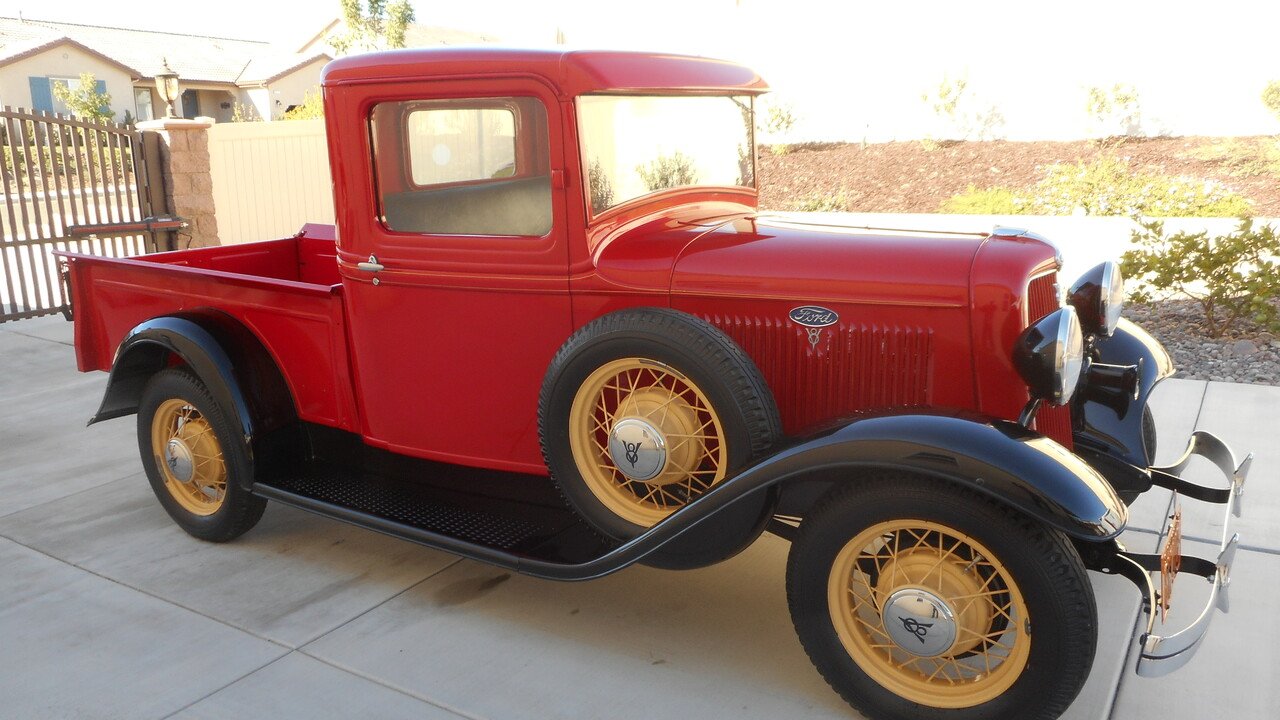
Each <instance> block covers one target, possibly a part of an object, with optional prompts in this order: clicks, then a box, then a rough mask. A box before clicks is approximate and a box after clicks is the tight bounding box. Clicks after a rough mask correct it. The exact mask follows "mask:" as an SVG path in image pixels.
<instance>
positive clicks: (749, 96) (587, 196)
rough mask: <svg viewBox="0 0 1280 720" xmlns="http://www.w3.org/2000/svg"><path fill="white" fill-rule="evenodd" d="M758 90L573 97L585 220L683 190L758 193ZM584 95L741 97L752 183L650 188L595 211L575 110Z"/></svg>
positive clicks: (689, 191) (621, 94) (625, 210)
mask: <svg viewBox="0 0 1280 720" xmlns="http://www.w3.org/2000/svg"><path fill="white" fill-rule="evenodd" d="M759 94H760V93H758V92H743V91H728V92H727V91H724V90H719V91H716V92H697V91H681V90H679V89H674V88H672V89H663V90H657V89H654V90H646V91H644V92H594V93H587V94H583V95H578V96H576V97H574V103H573V107H574V125H575V127H574V134H575V135H576V137H575V138H574V140H575V142H576V144H577V150H576V152H577V155H578V170H579V173H580V175H579V177H580V178H581V180H582V182H581V183H580V185H581V187H580V188H579V194H580V195H581V199H582V206H583V209H584V211H585V212H586V218H587V224H588V225H589V224H591V223H594V222H595V221H597V220H599V219H601V218H606V217H612V216H615V215H619V214H621V213H624V212H627V211H628V210H630V209H634V208H635V207H637V206H640V205H644V204H647V203H649V202H652V201H654V200H655V199H659V198H663V197H669V196H673V195H683V194H690V193H695V194H703V195H705V194H708V193H714V194H718V195H726V194H727V195H740V196H745V197H750V198H751V199H752V200H754V199H756V198H757V197H758V196H759V195H758V194H759V186H760V168H759V164H760V160H759V157H758V153H757V148H756V98H757V96H758V95H759ZM587 97H651V98H686V97H723V98H743V99H745V100H746V101H747V103H748V109H749V110H750V113H751V122H750V123H748V127H749V131H748V133H747V143H748V146H749V149H750V155H751V181H752V185H750V186H747V185H714V184H710V183H700V184H697V185H682V186H680V187H674V188H665V189H661V190H652V191H650V192H647V193H644V194H642V195H637V196H635V197H632V198H629V199H627V200H624V201H622V202H620V203H617V204H616V205H612V206H610V207H607V208H605V209H604V210H601V211H599V212H597V211H596V210H595V209H594V208H593V207H592V205H591V189H590V188H591V168H590V162H588V160H587V153H586V147H585V146H584V144H583V141H582V115H581V113H580V112H578V101H580V100H581V99H582V98H587Z"/></svg>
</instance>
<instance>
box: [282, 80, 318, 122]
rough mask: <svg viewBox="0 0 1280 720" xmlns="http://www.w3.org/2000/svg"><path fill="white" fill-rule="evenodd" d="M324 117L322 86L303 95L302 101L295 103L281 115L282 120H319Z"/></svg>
mask: <svg viewBox="0 0 1280 720" xmlns="http://www.w3.org/2000/svg"><path fill="white" fill-rule="evenodd" d="M323 117H324V95H322V94H321V93H320V88H318V87H316V88H312V89H310V90H308V91H306V92H305V93H303V95H302V103H301V104H300V105H293V106H291V107H290V108H289V109H288V110H285V111H284V114H283V115H281V116H280V119H281V120H317V119H320V118H323Z"/></svg>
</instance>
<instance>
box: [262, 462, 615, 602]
mask: <svg viewBox="0 0 1280 720" xmlns="http://www.w3.org/2000/svg"><path fill="white" fill-rule="evenodd" d="M505 475H506V474H505V473H494V476H495V478H496V479H497V480H499V481H500V480H503V479H506V478H505V477H501V476H505ZM436 479H438V478H436ZM527 482H529V483H539V484H542V485H545V484H546V483H547V480H546V478H538V477H533V476H529V477H528V478H527ZM483 483H484V480H483V479H481V480H479V482H478V483H477V484H481V487H483ZM468 484H469V485H471V486H472V487H475V485H473V484H471V483H468ZM252 491H253V493H254V494H255V495H259V496H261V497H264V498H267V499H270V500H274V501H276V502H280V503H283V504H285V505H292V506H293V507H296V508H299V509H302V510H306V511H308V512H312V513H316V514H317V515H323V516H325V517H329V518H334V519H336V520H342V521H344V522H348V523H351V524H352V525H357V526H360V527H363V528H368V529H370V530H375V531H377V532H380V533H384V534H387V535H391V536H393V537H397V538H401V539H404V540H409V541H412V542H416V543H418V544H420V545H426V546H427V547H431V548H435V549H437V550H443V551H445V552H448V553H453V554H455V555H461V556H463V557H467V558H471V559H474V560H479V561H481V562H485V563H489V564H491V565H497V566H499V567H504V568H508V569H510V570H515V571H518V572H521V573H528V574H534V575H542V576H544V577H553V578H555V579H563V580H574V579H578V578H577V577H576V576H575V573H573V572H572V570H571V568H575V567H578V566H580V565H581V564H582V563H583V562H586V561H590V560H593V559H597V558H600V557H601V556H603V555H606V554H607V553H608V552H609V550H610V549H611V548H612V547H613V546H614V545H615V543H610V542H608V541H606V540H605V539H603V538H601V537H600V536H599V535H598V534H596V533H595V532H593V531H592V530H591V529H590V528H589V527H587V525H586V524H584V523H583V522H582V521H581V520H580V519H578V517H577V516H576V515H575V514H574V513H573V511H571V510H570V509H569V508H567V507H563V506H561V507H555V506H551V505H547V504H540V503H537V502H534V501H528V500H521V499H514V498H503V497H494V496H492V495H472V494H469V493H465V492H460V491H458V490H453V489H448V488H447V487H442V486H441V485H438V484H432V483H431V479H425V480H420V479H418V478H415V479H412V480H410V479H400V478H397V477H394V476H385V475H372V474H370V473H366V472H352V471H350V470H347V469H344V468H341V467H336V466H332V465H322V464H320V463H309V464H308V465H305V466H303V467H301V468H299V469H298V472H297V473H296V474H294V475H292V476H290V477H288V478H277V479H273V480H272V481H270V482H269V483H263V482H259V483H255V484H254V486H253V490H252ZM538 568H542V569H543V571H542V572H539V571H538Z"/></svg>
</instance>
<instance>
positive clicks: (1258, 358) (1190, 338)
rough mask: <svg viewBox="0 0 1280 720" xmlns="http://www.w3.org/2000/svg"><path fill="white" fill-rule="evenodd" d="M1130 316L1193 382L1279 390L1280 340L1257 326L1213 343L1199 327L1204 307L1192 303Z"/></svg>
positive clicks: (1128, 311)
mask: <svg viewBox="0 0 1280 720" xmlns="http://www.w3.org/2000/svg"><path fill="white" fill-rule="evenodd" d="M1124 314H1125V316H1126V317H1128V318H1129V319H1130V320H1132V321H1133V322H1135V323H1137V324H1138V325H1141V326H1142V327H1143V328H1144V329H1146V331H1147V332H1149V333H1151V334H1152V335H1154V336H1155V337H1156V339H1157V340H1159V341H1160V342H1161V343H1163V344H1164V346H1165V348H1167V349H1168V350H1169V354H1170V355H1172V356H1173V364H1174V366H1175V367H1177V368H1178V372H1177V374H1176V375H1174V377H1179V378H1187V379H1189V380H1225V381H1226V382H1238V383H1253V384H1257V385H1280V338H1277V337H1275V336H1274V335H1273V334H1271V333H1268V332H1265V331H1263V330H1262V329H1261V328H1258V327H1257V326H1256V325H1253V324H1252V323H1245V324H1244V325H1242V326H1240V327H1237V328H1234V329H1233V330H1231V331H1229V332H1227V333H1226V334H1225V335H1223V337H1220V338H1211V337H1209V336H1208V335H1206V334H1205V333H1204V331H1203V330H1202V329H1201V328H1200V323H1201V322H1202V317H1203V316H1202V314H1201V311H1200V307H1199V306H1198V305H1196V304H1195V303H1194V302H1193V301H1190V300H1165V301H1162V302H1154V303H1151V304H1149V305H1137V304H1130V305H1127V306H1126V307H1125V312H1124Z"/></svg>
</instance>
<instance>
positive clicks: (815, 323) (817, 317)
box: [787, 305, 840, 328]
mask: <svg viewBox="0 0 1280 720" xmlns="http://www.w3.org/2000/svg"><path fill="white" fill-rule="evenodd" d="M787 316H788V317H790V318H791V322H793V323H795V324H797V325H802V326H804V327H807V328H824V327H829V326H831V325H835V324H836V323H838V322H840V316H839V315H838V314H836V311H835V310H830V309H828V308H824V307H822V306H821V305H801V306H800V307H798V308H795V309H793V310H792V311H791V312H790V313H788V314H787Z"/></svg>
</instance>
